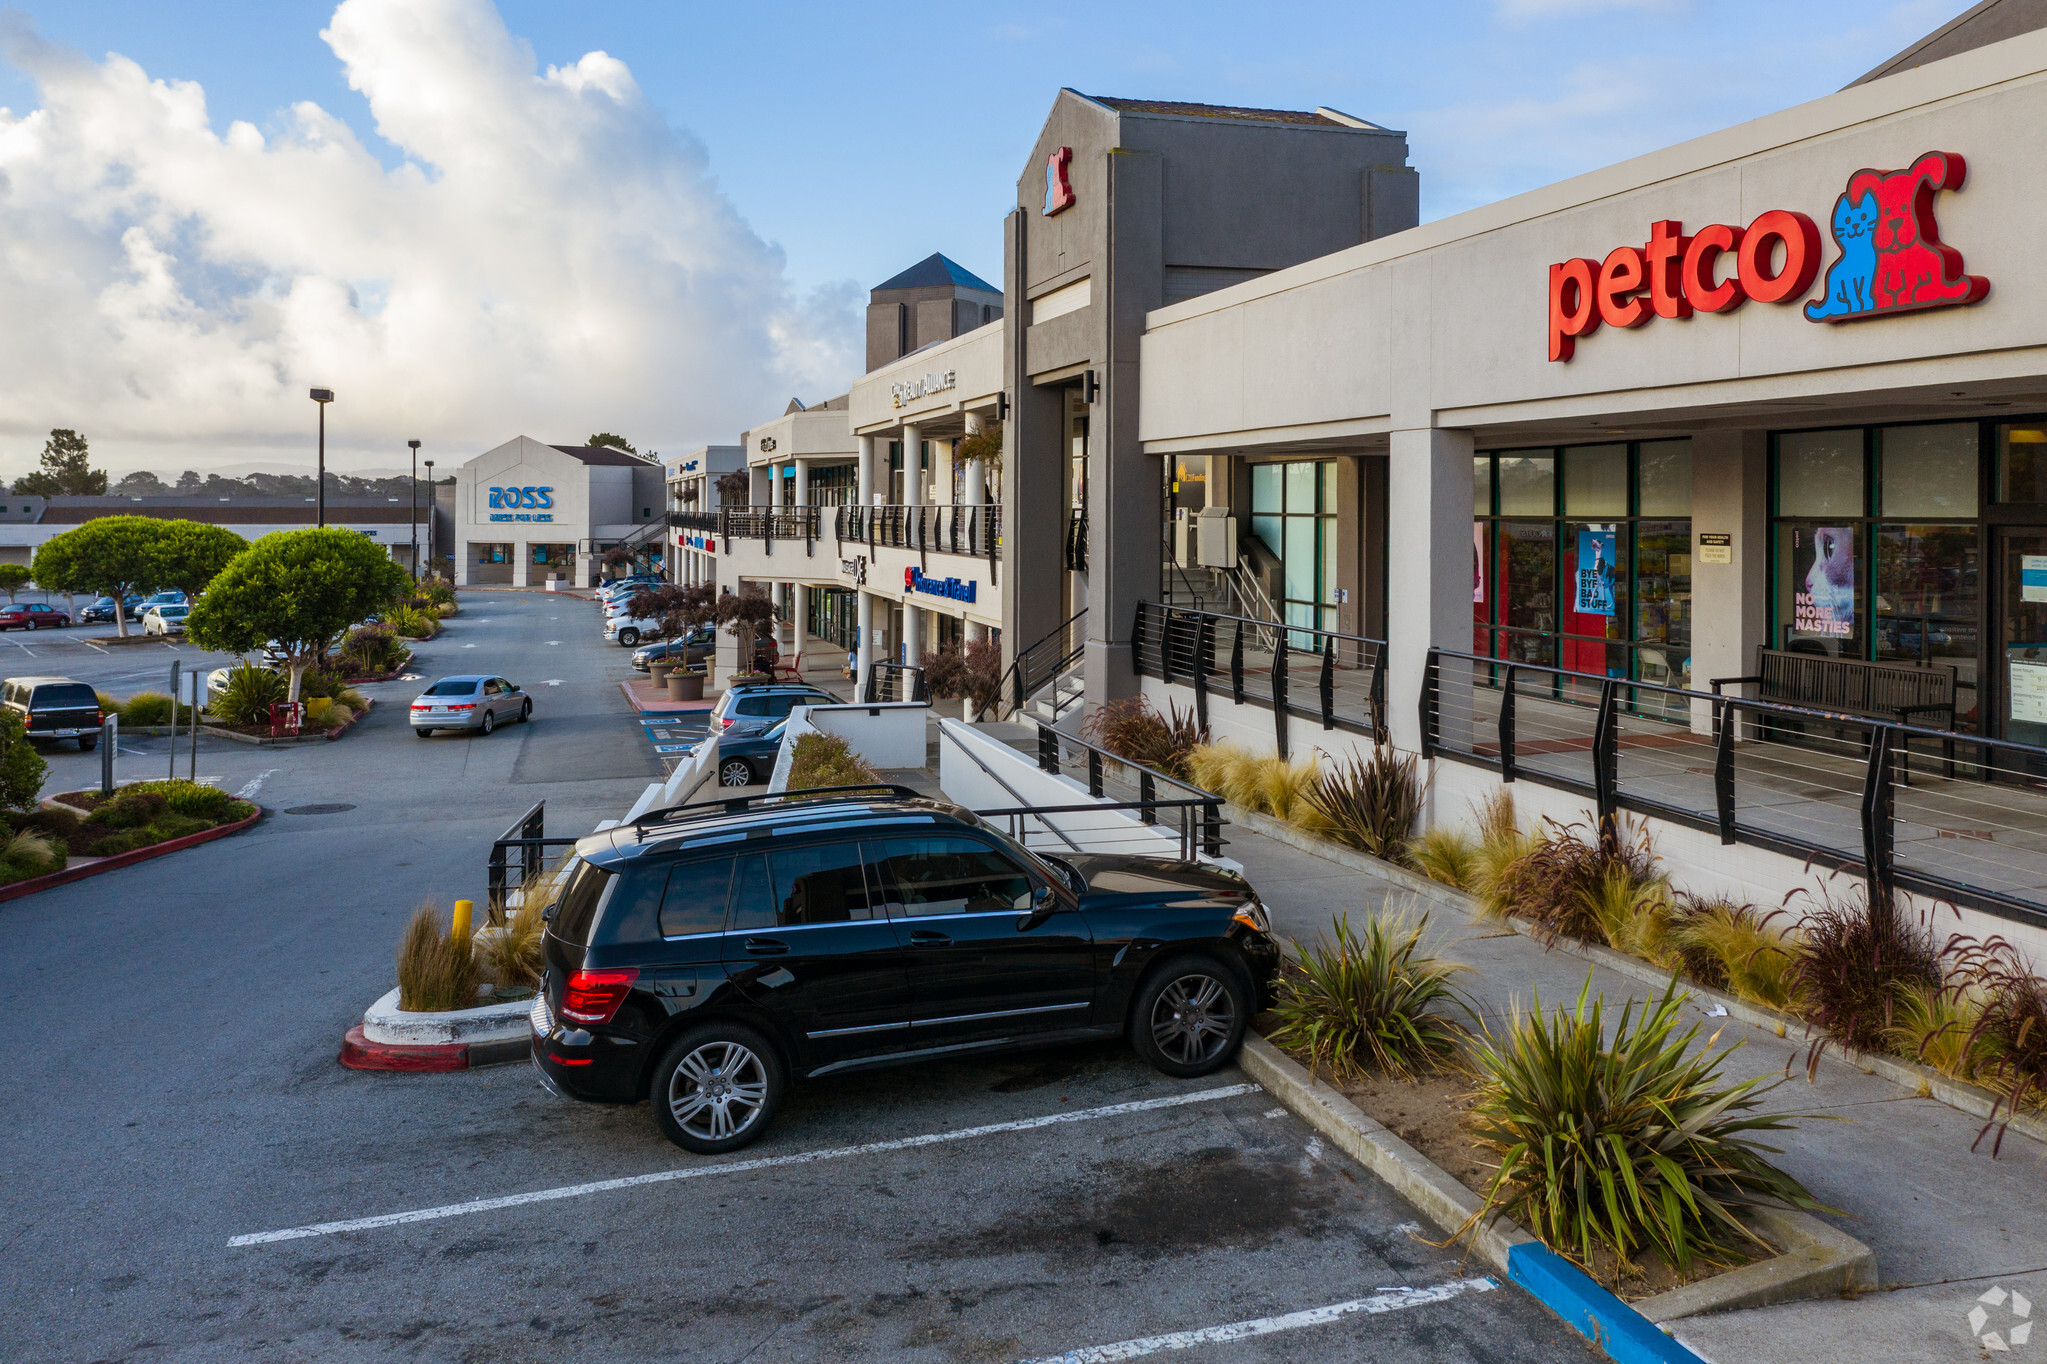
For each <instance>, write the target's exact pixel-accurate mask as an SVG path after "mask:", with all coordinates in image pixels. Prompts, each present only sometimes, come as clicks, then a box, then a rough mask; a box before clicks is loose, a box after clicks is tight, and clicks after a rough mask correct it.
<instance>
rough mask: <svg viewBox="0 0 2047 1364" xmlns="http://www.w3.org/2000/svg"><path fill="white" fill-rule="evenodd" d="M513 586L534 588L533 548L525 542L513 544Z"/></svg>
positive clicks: (517, 541)
mask: <svg viewBox="0 0 2047 1364" xmlns="http://www.w3.org/2000/svg"><path fill="white" fill-rule="evenodd" d="M512 586H514V587H531V586H533V546H531V545H529V544H527V543H526V542H525V541H523V540H514V541H513V542H512Z"/></svg>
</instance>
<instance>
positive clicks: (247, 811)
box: [94, 777, 255, 824]
mask: <svg viewBox="0 0 2047 1364" xmlns="http://www.w3.org/2000/svg"><path fill="white" fill-rule="evenodd" d="M144 795H148V796H155V797H157V798H158V799H160V800H162V801H163V806H162V808H163V809H165V810H168V811H170V812H171V813H172V814H178V815H191V816H193V817H194V818H197V819H203V820H206V821H208V822H209V823H213V824H225V823H227V822H228V821H229V820H235V819H246V818H247V817H248V816H249V815H251V814H254V813H255V807H254V806H252V805H250V804H249V803H248V802H247V801H241V800H236V799H235V798H234V797H233V796H231V795H229V794H228V793H227V792H225V791H223V790H221V789H220V788H219V787H218V786H208V785H206V784H205V783H203V782H196V781H186V780H185V779H184V778H182V777H178V778H173V779H172V780H170V781H139V782H136V783H134V784H133V785H132V786H124V787H122V788H121V794H120V796H119V797H117V798H116V800H117V802H118V800H121V799H134V798H136V797H138V796H144ZM101 808H102V809H104V808H105V807H104V806H103V807H101ZM94 813H95V815H97V813H98V812H97V811H95V812H94Z"/></svg>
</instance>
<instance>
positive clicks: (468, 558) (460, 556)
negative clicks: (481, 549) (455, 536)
mask: <svg viewBox="0 0 2047 1364" xmlns="http://www.w3.org/2000/svg"><path fill="white" fill-rule="evenodd" d="M475 558H476V549H475V546H473V545H471V544H470V543H469V542H468V541H467V540H463V541H460V542H459V543H458V544H457V545H456V550H455V586H457V587H467V586H469V583H470V565H471V563H472V561H473V560H474V559H475Z"/></svg>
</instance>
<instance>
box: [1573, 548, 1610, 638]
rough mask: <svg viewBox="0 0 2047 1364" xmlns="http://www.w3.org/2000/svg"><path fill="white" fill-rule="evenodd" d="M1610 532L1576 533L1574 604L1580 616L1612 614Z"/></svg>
mask: <svg viewBox="0 0 2047 1364" xmlns="http://www.w3.org/2000/svg"><path fill="white" fill-rule="evenodd" d="M1613 534H1614V533H1613V532H1612V531H1611V530H1591V529H1587V530H1581V531H1579V532H1578V590H1577V594H1576V595H1577V605H1576V606H1575V607H1574V608H1573V609H1574V610H1576V611H1577V613H1578V614H1579V615H1581V616H1610V615H1612V614H1613Z"/></svg>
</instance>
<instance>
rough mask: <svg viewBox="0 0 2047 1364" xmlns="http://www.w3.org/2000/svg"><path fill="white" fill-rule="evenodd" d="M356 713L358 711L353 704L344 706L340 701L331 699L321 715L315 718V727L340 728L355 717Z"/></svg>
mask: <svg viewBox="0 0 2047 1364" xmlns="http://www.w3.org/2000/svg"><path fill="white" fill-rule="evenodd" d="M355 715H356V712H355V709H354V708H353V707H352V706H344V705H342V704H341V703H340V702H339V701H329V702H328V703H327V706H326V708H325V709H324V710H322V711H321V712H320V714H319V716H318V717H317V718H314V720H313V727H314V728H315V729H339V728H341V727H342V726H343V725H345V724H347V723H348V722H349V721H351V720H353V719H355Z"/></svg>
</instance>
